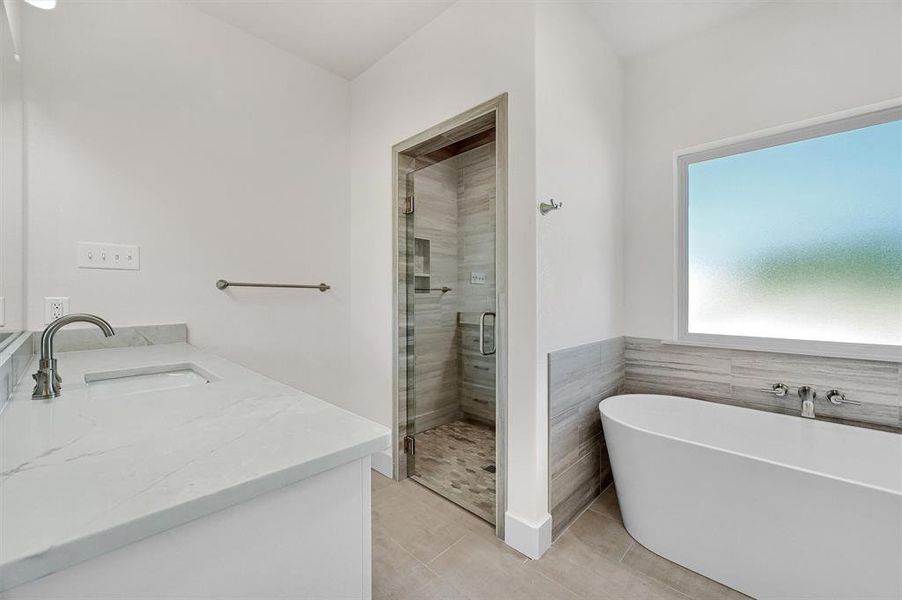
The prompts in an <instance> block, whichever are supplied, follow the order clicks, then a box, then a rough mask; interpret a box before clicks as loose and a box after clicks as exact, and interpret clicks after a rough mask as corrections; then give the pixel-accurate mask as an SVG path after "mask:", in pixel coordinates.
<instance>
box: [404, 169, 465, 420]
mask: <svg viewBox="0 0 902 600" xmlns="http://www.w3.org/2000/svg"><path fill="white" fill-rule="evenodd" d="M458 179H459V177H458V165H457V157H455V158H451V159H449V160H445V161H443V162H440V163H437V164H434V165H432V166H430V167H427V168H425V169H423V170H421V171H418V172H417V173H416V175H415V181H414V187H415V189H414V193H415V195H416V212H415V213H414V222H415V224H416V225H415V237H416V238H418V239H419V240H423V242H422V243H423V245H424V247H425V242H426V241H427V240H428V248H429V250H428V254H429V259H428V268H426V267H425V266H424V265H423V264H421V263H422V262H423V261H421V260H419V261H415V265H416V266H415V272H421V273H423V272H424V271H423V269H426V270H425V273H426V274H428V275H422V276H420V277H416V286H417V288H441V287H442V286H448V287H450V288H456V287H457V286H456V283H457V272H458V267H457V264H458V260H459V253H458V244H459V241H458V238H459V236H458V208H457V204H458V201H457V193H458V186H459V181H458ZM458 296H459V293H458V291H457V290H456V289H452V291H450V292H447V293H442V292H434V291H429V292H419V293H416V295H415V308H414V319H415V321H414V332H415V336H416V341H415V350H414V352H415V355H416V357H415V359H414V360H415V370H414V378H415V385H416V410H417V414H416V421H415V424H416V431H415V433H419V432H421V431H425V430H427V429H430V428H432V427H435V426H436V425H441V424H442V423H447V422H449V421H453V420H454V419H456V418H457V417H458V416H459V414H460V402H459V397H458V390H459V388H460V334H459V332H458V328H457V311H458Z"/></svg>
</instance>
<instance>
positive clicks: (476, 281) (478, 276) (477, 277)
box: [470, 271, 485, 285]
mask: <svg viewBox="0 0 902 600" xmlns="http://www.w3.org/2000/svg"><path fill="white" fill-rule="evenodd" d="M470 283H471V284H473V285H485V271H470Z"/></svg>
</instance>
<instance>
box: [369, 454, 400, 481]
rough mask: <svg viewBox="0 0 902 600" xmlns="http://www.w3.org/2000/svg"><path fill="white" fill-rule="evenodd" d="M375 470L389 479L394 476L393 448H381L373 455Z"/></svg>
mask: <svg viewBox="0 0 902 600" xmlns="http://www.w3.org/2000/svg"><path fill="white" fill-rule="evenodd" d="M371 459H372V461H373V462H372V464H373V470H374V471H376V472H377V473H379V474H381V475H385V476H386V477H388V478H389V479H391V478H392V477H394V470H395V469H394V464H393V463H392V455H391V448H386V449H385V450H380V451H379V452H376V453H375V454H373V456H372V457H371Z"/></svg>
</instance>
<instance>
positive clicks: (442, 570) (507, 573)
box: [373, 472, 746, 600]
mask: <svg viewBox="0 0 902 600" xmlns="http://www.w3.org/2000/svg"><path fill="white" fill-rule="evenodd" d="M373 598H374V600H428V599H436V600H438V599H442V600H445V599H448V600H450V599H461V600H508V599H511V600H529V599H537V600H538V599H541V600H557V599H563V600H578V599H580V598H582V599H592V600H687V599H688V598H692V599H698V600H733V599H741V598H746V596H743V595H742V594H740V593H738V592H735V591H733V590H731V589H729V588H726V587H724V586H722V585H720V584H718V583H715V582H714V581H711V580H710V579H706V578H704V577H702V576H701V575H698V574H697V573H693V572H692V571H689V570H688V569H684V568H683V567H681V566H679V565H676V564H674V563H672V562H670V561H667V560H665V559H663V558H661V557H659V556H657V555H656V554H653V553H652V552H649V551H648V550H646V549H645V548H643V547H642V546H641V545H639V544H638V543H636V542H634V541H633V539H632V538H631V537H630V536H629V534H628V533H627V532H626V530H625V529H624V528H623V525H622V523H621V521H620V511H619V509H618V507H617V498H616V496H615V494H614V490H613V488H608V489H607V490H605V492H604V493H603V494H602V495H601V496H600V497H599V498H598V499H597V500H596V501H595V502H594V503H593V504H592V506H591V507H590V508H589V510H587V511H586V512H585V513H583V515H582V516H581V517H580V518H579V519H577V520H576V522H575V523H574V524H573V525H572V526H571V527H570V528H569V529H568V530H567V531H566V532H564V533H563V534H562V535H561V536H560V537H559V538H558V540H557V541H556V542H555V544H554V546H552V547H551V549H550V550H549V551H548V552H546V553H545V556H543V557H542V558H541V559H540V560H536V561H530V560H528V559H527V558H526V557H525V556H523V555H521V554H519V553H517V552H516V551H514V550H512V549H511V548H509V547H507V546H505V545H504V544H503V543H502V542H500V541H499V540H497V539H496V538H495V532H494V528H493V527H492V526H491V525H489V524H488V523H486V522H485V521H483V520H482V519H479V518H478V517H476V516H474V515H472V514H470V513H469V512H467V511H466V510H464V509H462V508H460V507H459V506H456V505H454V504H452V503H450V502H448V501H447V500H445V499H444V498H442V497H440V496H438V495H437V494H435V493H433V492H431V491H430V490H428V489H426V488H425V487H423V486H421V485H419V484H417V483H415V482H413V481H410V480H406V481H402V482H395V481H392V480H390V479H387V478H385V477H383V476H381V475H378V474H377V473H375V472H374V473H373Z"/></svg>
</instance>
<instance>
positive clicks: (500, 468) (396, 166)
mask: <svg viewBox="0 0 902 600" xmlns="http://www.w3.org/2000/svg"><path fill="white" fill-rule="evenodd" d="M490 113H494V114H495V186H496V189H495V278H496V284H495V311H496V313H497V317H496V322H495V344H496V357H495V471H496V472H495V534H496V536H497V537H499V538H501V539H504V513H505V511H506V510H507V464H508V461H507V413H508V397H507V395H508V392H507V372H508V368H507V362H508V351H507V348H508V344H507V331H508V329H507V315H508V305H507V279H508V268H507V263H508V261H507V238H508V233H507V230H508V220H507V211H508V191H507V171H508V169H507V166H508V144H507V139H508V115H507V93H506V92H505V93H504V94H501V95H500V96H496V97H495V98H492V99H491V100H488V101H487V102H483V103H482V104H480V105H478V106H475V107H473V108H471V109H469V110H467V111H465V112H463V113H461V114H459V115H457V116H455V117H452V118H450V119H448V120H446V121H443V122H441V123H439V124H438V125H435V126H434V127H430V128H429V129H427V130H425V131H423V132H421V133H418V134H417V135H415V136H413V137H410V138H407V139H406V140H404V141H402V142H399V143H397V144H395V145H394V146H393V147H392V209H391V210H392V228H393V236H392V241H393V245H392V257H393V258H392V263H393V269H392V308H393V310H392V331H393V333H394V334H393V335H392V370H393V376H392V385H393V390H394V403H393V410H392V413H393V418H392V469H393V476H394V479H396V480H400V479H404V478H406V477H407V464H406V455H405V451H404V439H405V437H406V436H407V434H408V432H407V423H408V417H407V386H406V364H402V362H403V363H406V361H407V351H406V349H407V337H408V331H407V319H406V317H405V315H403V314H402V311H403V310H405V308H404V307H406V299H405V304H404V305H402V303H401V294H402V293H404V294H406V289H405V287H404V285H403V284H402V281H403V278H405V277H406V273H405V272H403V271H402V263H401V255H402V254H403V253H405V250H406V243H407V240H406V233H405V231H404V229H403V225H404V222H405V219H406V215H405V214H404V201H405V194H406V189H405V188H406V185H405V179H406V177H405V176H406V172H407V171H408V170H409V163H410V162H411V158H410V157H409V156H406V155H405V154H404V153H405V151H407V150H410V149H411V148H413V147H414V146H417V145H418V144H421V143H423V142H425V141H427V140H431V139H432V138H435V137H437V136H440V135H442V134H446V133H448V132H450V131H451V130H453V129H456V128H458V127H460V126H462V125H465V124H467V123H468V122H470V121H473V120H474V119H477V118H479V117H483V116H485V115H487V114H490ZM402 373H403V375H402ZM402 378H403V379H405V382H404V383H405V385H404V386H402V385H401V379H402Z"/></svg>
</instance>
